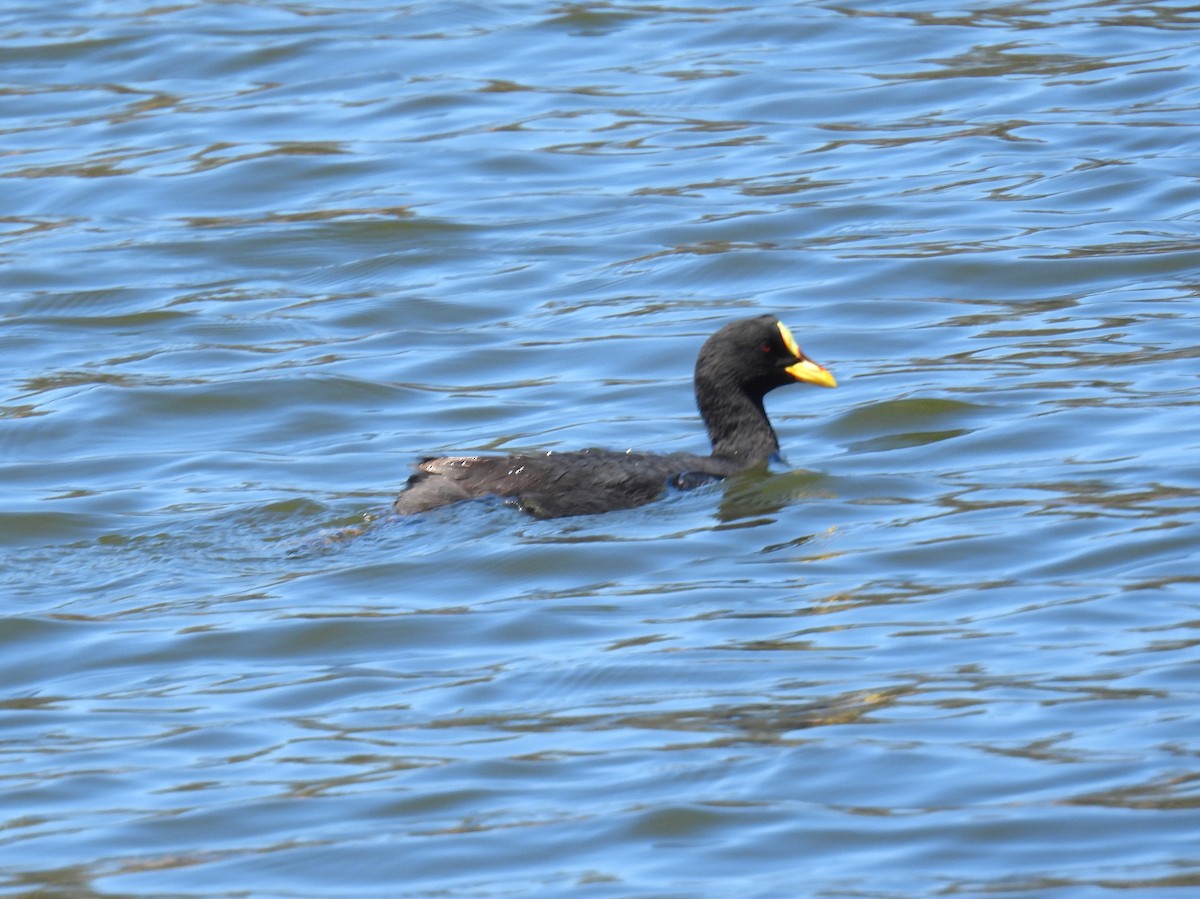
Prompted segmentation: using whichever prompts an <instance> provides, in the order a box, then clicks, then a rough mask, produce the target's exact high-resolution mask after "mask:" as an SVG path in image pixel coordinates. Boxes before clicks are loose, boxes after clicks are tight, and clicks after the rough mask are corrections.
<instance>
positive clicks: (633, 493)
mask: <svg viewBox="0 0 1200 899" xmlns="http://www.w3.org/2000/svg"><path fill="white" fill-rule="evenodd" d="M734 469H735V466H733V465H731V464H729V463H727V462H726V461H725V460H722V459H720V458H716V457H712V456H696V455H692V454H690V453H671V454H668V455H660V454H657V453H633V452H626V453H622V452H615V451H613V450H603V449H588V450H579V451H576V452H567V453H544V454H530V455H518V456H442V457H437V458H429V459H425V460H423V461H422V462H421V463H420V464H418V466H417V472H416V474H414V475H413V476H412V477H411V478H409V480H408V485H407V487H406V488H405V489H404V491H403V492H402V493H401V494H400V495H399V496H398V497H397V498H396V502H395V505H394V508H395V510H396V512H398V513H399V514H401V515H413V514H416V513H418V512H426V511H429V510H430V509H435V508H437V507H438V506H444V505H447V504H449V503H455V502H461V501H462V500H466V499H476V498H480V497H484V496H499V497H503V498H506V499H511V500H514V501H515V502H516V503H517V504H518V505H519V506H520V507H521V508H522V509H523V510H524V511H526V512H528V513H530V514H532V515H535V516H537V517H539V518H559V517H562V516H566V515H587V514H592V513H598V512H610V511H613V510H615V509H631V508H633V507H635V506H640V505H643V504H644V503H648V502H650V501H651V500H652V499H654V498H655V497H657V496H658V495H659V494H661V493H662V492H663V491H664V490H665V489H667V488H668V487H677V488H680V489H690V488H692V487H696V486H699V485H700V484H704V483H710V482H712V481H714V480H719V479H721V478H724V477H726V476H728V475H730V474H732V473H733V471H734Z"/></svg>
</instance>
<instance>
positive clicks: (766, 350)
mask: <svg viewBox="0 0 1200 899" xmlns="http://www.w3.org/2000/svg"><path fill="white" fill-rule="evenodd" d="M762 351H763V352H764V353H773V352H775V348H774V347H773V346H771V344H769V343H764V344H763V345H762Z"/></svg>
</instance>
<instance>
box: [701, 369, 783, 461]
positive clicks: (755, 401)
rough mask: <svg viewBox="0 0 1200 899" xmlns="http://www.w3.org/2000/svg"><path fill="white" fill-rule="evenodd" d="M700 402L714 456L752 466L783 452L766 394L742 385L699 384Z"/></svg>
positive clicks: (702, 382)
mask: <svg viewBox="0 0 1200 899" xmlns="http://www.w3.org/2000/svg"><path fill="white" fill-rule="evenodd" d="M696 404H697V405H698V406H699V407H700V416H701V417H702V418H703V419H704V424H705V427H707V428H708V438H709V440H711V441H712V453H713V455H714V456H721V457H722V458H726V459H730V460H732V461H734V462H736V463H737V464H738V465H739V466H740V467H743V468H750V467H752V466H754V465H760V464H762V463H764V462H766V461H768V460H769V459H770V458H771V457H772V456H775V455H777V454H778V453H779V439H778V438H777V437H776V436H775V429H774V428H772V427H771V422H770V421H769V420H768V419H767V413H766V410H765V409H764V408H763V401H762V397H754V396H750V395H748V394H747V393H746V392H745V391H743V390H741V389H740V388H733V387H731V386H728V385H727V386H725V387H724V388H722V387H721V386H720V385H717V384H710V383H706V382H704V381H698V382H697V383H696Z"/></svg>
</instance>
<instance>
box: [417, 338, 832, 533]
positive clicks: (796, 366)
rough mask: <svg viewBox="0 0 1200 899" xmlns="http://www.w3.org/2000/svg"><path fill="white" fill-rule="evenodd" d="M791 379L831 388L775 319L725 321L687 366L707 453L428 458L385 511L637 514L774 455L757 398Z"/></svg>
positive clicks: (825, 375) (770, 432)
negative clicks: (477, 507)
mask: <svg viewBox="0 0 1200 899" xmlns="http://www.w3.org/2000/svg"><path fill="white" fill-rule="evenodd" d="M797 381H805V382H807V383H809V384H818V385H820V386H822V387H836V386H837V381H835V380H834V378H833V375H831V374H830V373H829V372H828V371H827V370H826V369H825V368H823V367H822V366H820V365H818V364H817V363H815V362H813V361H812V360H811V359H809V358H808V357H807V356H805V355H804V353H803V352H801V350H800V347H799V346H797V345H796V340H795V338H794V337H792V332H791V331H789V330H788V329H787V327H786V326H785V325H784V324H783V322H781V321H779V320H778V319H777V318H775V316H773V315H760V316H757V317H755V318H744V319H740V320H738V321H734V322H730V323H729V324H727V325H725V326H724V327H723V328H721V329H720V330H719V331H717V332H716V333H715V334H713V335H712V337H710V338H708V340H707V341H705V343H704V346H702V347H701V348H700V355H699V357H698V358H697V359H696V373H695V388H696V405H697V406H699V407H700V416H701V417H702V418H703V419H704V424H705V426H706V427H707V428H708V436H709V439H710V440H711V441H712V454H711V455H708V456H699V455H692V454H690V453H669V454H666V455H663V454H658V453H642V452H632V451H630V452H614V451H612V450H603V449H586V450H579V451H577V452H566V453H560V452H548V453H530V454H521V455H515V456H439V457H430V458H427V459H423V460H422V461H421V462H420V463H419V464H418V465H417V472H416V474H414V475H413V476H412V477H410V478H409V479H408V484H407V486H406V487H405V488H404V491H403V492H402V493H401V494H400V495H399V496H398V497H396V501H395V503H394V508H395V510H396V512H398V513H399V514H401V515H413V514H416V513H418V512H427V511H429V510H430V509H435V508H437V507H438V506H444V505H447V504H449V503H456V502H461V501H462V500H467V499H476V498H478V497H484V496H499V497H504V498H505V499H507V500H509V501H511V502H513V503H514V504H515V505H516V506H518V507H519V508H521V509H523V510H524V511H526V512H528V513H529V514H531V515H534V516H537V517H538V518H558V517H562V516H566V515H587V514H592V513H597V512H609V511H612V510H614V509H629V508H633V507H634V506H640V505H642V504H643V503H647V502H650V501H651V500H652V499H654V498H655V497H657V496H658V495H659V494H660V493H662V492H663V491H664V490H665V489H667V488H668V487H676V488H680V489H685V490H686V489H689V488H692V487H696V486H699V485H701V484H706V483H711V482H713V481H716V480H720V479H722V478H726V477H729V476H730V475H733V474H736V473H738V472H740V471H745V470H747V469H750V468H754V467H756V466H762V465H765V464H766V463H767V461H768V460H770V459H771V458H772V457H773V456H776V455H778V453H779V440H778V438H776V436H775V429H774V428H772V427H771V422H770V421H769V420H768V419H767V413H766V411H765V410H764V409H763V397H764V396H765V395H766V394H767V393H768V392H769V391H771V390H774V389H775V388H776V387H782V386H783V385H784V384H792V383H795V382H797Z"/></svg>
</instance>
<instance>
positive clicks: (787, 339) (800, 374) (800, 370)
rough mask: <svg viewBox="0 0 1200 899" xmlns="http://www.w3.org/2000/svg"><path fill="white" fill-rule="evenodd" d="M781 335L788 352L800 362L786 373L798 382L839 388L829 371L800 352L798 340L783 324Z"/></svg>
mask: <svg viewBox="0 0 1200 899" xmlns="http://www.w3.org/2000/svg"><path fill="white" fill-rule="evenodd" d="M779 334H780V336H781V337H782V338H783V345H784V346H785V347H787V348H788V352H789V353H791V354H792V355H793V356H795V357H796V358H797V359H798V360H799V361H797V362H794V363H793V364H791V365H789V366H788V367H787V368H785V369H784V371H786V372H787V373H788V374H789V375H791V376H792V377H793V378H795V379H796V380H797V381H804V382H806V383H808V384H816V385H817V386H818V387H837V380H836V379H835V378H834V377H833V375H831V374H830V373H829V369H827V368H826V367H825V366H823V365H818V364H817V363H815V362H813V361H812V360H811V359H809V358H808V357H807V356H805V355H804V353H802V352H801V351H800V346H799V345H798V344H797V343H796V338H795V337H793V336H792V332H791V331H789V330H788V327H787V325H785V324H784V323H783V322H779Z"/></svg>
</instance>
